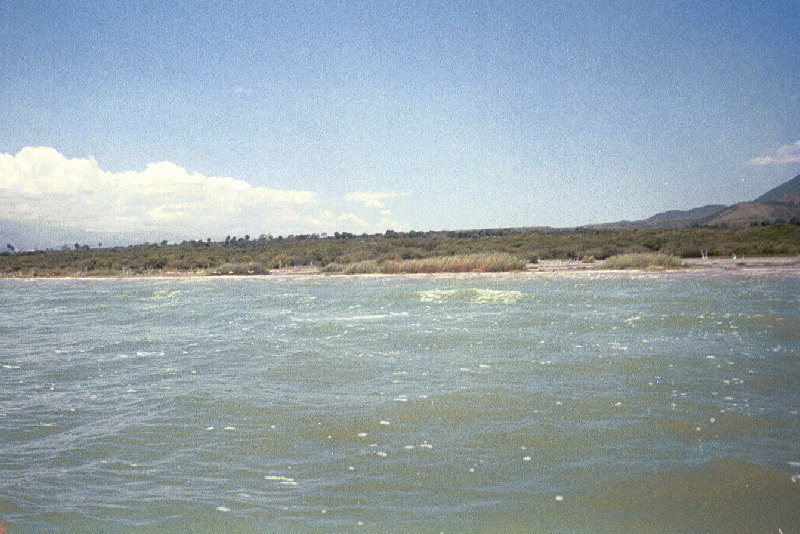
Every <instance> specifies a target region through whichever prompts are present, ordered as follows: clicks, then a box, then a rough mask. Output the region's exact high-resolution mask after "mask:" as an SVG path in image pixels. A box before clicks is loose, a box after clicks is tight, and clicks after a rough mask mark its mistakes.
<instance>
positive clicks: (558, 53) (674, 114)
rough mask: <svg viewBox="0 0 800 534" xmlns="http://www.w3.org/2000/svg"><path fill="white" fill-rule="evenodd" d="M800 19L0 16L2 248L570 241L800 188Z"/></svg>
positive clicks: (138, 12)
mask: <svg viewBox="0 0 800 534" xmlns="http://www.w3.org/2000/svg"><path fill="white" fill-rule="evenodd" d="M797 28H800V3H798V2H796V0H788V1H777V0H776V1H769V0H765V1H741V2H730V1H727V0H725V1H713V0H709V1H703V2H697V1H686V2H684V1H669V2H662V1H658V0H648V1H639V2H637V1H633V2H631V1H625V2H614V1H609V0H597V1H596V0H584V1H580V2H571V1H564V0H559V1H553V2H544V1H530V0H528V1H503V0H496V1H463V2H460V1H453V0H451V1H429V2H415V1H413V0H409V1H405V2H399V1H381V0H373V1H364V2H362V1H358V0H347V1H336V0H328V1H320V2H315V1H296V0H295V1H286V2H284V1H281V0H273V1H269V2H251V1H250V0H247V1H237V0H197V1H194V0H193V1H170V0H156V1H150V0H143V1H138V2H130V1H113V0H91V1H86V2H82V1H75V0H64V1H59V2H52V1H46V0H39V1H28V0H0V71H2V75H0V106H1V107H0V239H5V240H12V239H13V240H15V241H17V242H18V243H19V244H18V248H24V247H29V248H32V247H40V248H44V247H53V246H58V245H61V244H64V243H68V244H71V243H73V242H75V241H76V240H80V239H104V240H105V241H106V242H107V243H116V244H128V243H140V242H144V241H149V242H160V241H162V240H163V239H167V240H169V241H180V240H184V239H205V238H207V237H210V238H212V239H214V240H219V239H224V237H225V236H227V235H239V236H242V235H245V234H248V235H251V236H253V237H255V236H258V235H261V234H271V235H275V236H277V235H284V236H286V235H290V234H311V233H328V234H332V233H334V232H336V231H346V232H352V233H356V234H361V233H376V232H384V231H385V230H387V229H393V230H396V231H408V230H419V231H426V230H459V229H476V228H506V227H522V226H524V227H529V226H552V227H572V226H578V225H584V224H591V223H601V222H611V221H618V220H637V219H643V218H647V217H649V216H651V215H654V214H656V213H658V212H661V211H666V210H670V209H690V208H694V207H698V206H701V205H705V204H733V203H736V202H741V201H746V200H752V199H754V198H756V197H757V196H759V195H761V194H762V193H764V192H766V191H767V190H769V189H771V188H772V187H775V186H777V185H779V184H781V183H783V182H785V181H787V180H789V179H790V178H792V177H793V176H795V175H797V174H800V32H798V31H797Z"/></svg>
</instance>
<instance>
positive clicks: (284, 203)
mask: <svg viewBox="0 0 800 534" xmlns="http://www.w3.org/2000/svg"><path fill="white" fill-rule="evenodd" d="M370 195H371V196H370ZM399 196H404V194H402V193H351V194H348V195H345V197H344V198H342V199H336V198H331V199H323V198H320V196H319V195H318V194H317V193H315V192H312V191H293V190H280V189H270V188H267V187H257V186H253V185H251V184H249V183H247V182H244V181H242V180H237V179H234V178H229V177H219V176H204V175H202V174H199V173H196V172H188V171H187V170H186V169H183V168H182V167H180V166H178V165H176V164H174V163H170V162H166V161H165V162H159V163H151V164H149V165H147V167H146V168H145V169H144V170H142V171H133V170H132V171H125V172H117V173H113V172H109V171H105V170H103V169H102V168H101V167H100V165H99V164H98V162H97V161H96V160H95V159H94V158H91V157H89V158H72V159H71V158H67V157H66V156H64V155H63V154H61V153H60V152H59V151H58V150H56V149H54V148H49V147H26V148H23V149H22V150H20V151H19V153H17V154H16V155H11V154H0V219H6V220H11V221H15V222H22V223H36V224H37V226H39V227H45V228H46V227H48V226H50V227H53V228H59V229H60V230H65V229H75V230H76V231H78V230H80V231H89V232H95V233H107V234H116V235H125V236H140V237H141V238H142V240H148V239H149V240H157V239H160V238H162V237H164V236H166V235H169V236H179V237H180V238H183V239H203V238H205V237H212V238H214V239H219V238H221V237H223V236H225V235H230V234H239V235H244V234H245V233H250V234H253V235H257V234H260V233H271V234H274V235H279V234H283V235H286V234H291V233H295V234H300V233H315V232H332V231H334V230H342V231H349V232H358V233H363V232H368V233H372V232H378V231H383V230H385V229H386V228H387V224H392V223H394V225H395V226H398V224H397V223H396V222H395V221H392V220H391V219H392V214H391V212H390V211H389V210H387V209H381V210H380V211H379V212H377V213H376V212H375V209H374V208H385V206H384V205H383V201H385V200H387V199H391V198H397V197H399ZM353 202H356V203H360V204H361V206H359V209H361V212H359V210H354V209H350V208H348V209H347V210H344V209H342V207H344V205H345V204H344V203H353Z"/></svg>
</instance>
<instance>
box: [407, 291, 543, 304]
mask: <svg viewBox="0 0 800 534" xmlns="http://www.w3.org/2000/svg"><path fill="white" fill-rule="evenodd" d="M417 295H418V296H419V300H420V302H434V303H443V302H447V301H449V300H466V301H468V302H474V303H478V304H480V303H485V302H500V303H503V304H514V303H515V302H517V301H519V300H520V299H523V298H526V297H529V296H530V295H529V294H528V293H523V292H522V291H503V290H497V289H479V288H470V289H431V290H427V291H417Z"/></svg>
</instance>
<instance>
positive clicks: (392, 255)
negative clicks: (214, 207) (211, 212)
mask: <svg viewBox="0 0 800 534" xmlns="http://www.w3.org/2000/svg"><path fill="white" fill-rule="evenodd" d="M76 245H77V244H76ZM648 252H659V253H662V254H667V255H674V256H679V257H683V258H690V257H700V256H701V255H703V254H707V255H708V256H711V257H713V256H725V257H730V256H731V255H733V254H736V255H738V256H739V257H741V256H751V257H752V256H775V255H800V226H798V225H792V224H773V225H768V226H754V227H748V228H686V229H668V230H623V229H602V230H599V229H582V228H578V229H569V230H554V229H546V230H530V229H501V230H474V231H473V230H466V231H459V232H394V231H392V230H387V231H386V232H385V233H383V234H373V235H359V236H356V235H353V234H348V233H336V234H334V235H333V236H327V235H325V234H321V235H301V236H289V237H277V238H273V237H270V236H261V237H259V238H257V239H250V237H249V236H245V237H241V238H237V237H231V236H229V237H227V238H226V239H225V240H224V241H216V242H215V241H211V240H210V239H204V240H197V241H185V242H183V243H180V244H168V243H167V242H165V241H162V242H161V243H158V244H143V245H132V246H129V247H115V248H90V247H86V246H75V247H72V248H65V249H62V250H48V251H32V252H19V251H15V250H12V249H11V247H8V249H7V251H5V252H3V253H0V273H3V274H5V275H12V276H73V275H76V274H80V275H86V276H109V275H132V274H148V273H153V274H156V273H159V274H160V273H166V272H180V273H186V272H202V273H207V274H214V273H219V274H227V273H229V272H235V273H242V274H244V273H267V272H269V271H270V270H272V269H279V268H286V267H301V266H305V267H316V268H324V267H326V266H328V265H330V264H337V265H348V264H353V263H358V262H365V261H372V262H377V263H381V264H382V263H386V262H390V261H402V260H418V259H425V258H441V257H447V256H457V255H459V256H460V255H473V254H491V253H501V254H508V255H511V256H514V257H516V258H519V259H520V260H524V261H525V262H536V261H538V260H545V259H580V258H584V257H594V258H595V259H598V260H602V259H605V258H608V257H611V256H615V255H619V254H629V253H648Z"/></svg>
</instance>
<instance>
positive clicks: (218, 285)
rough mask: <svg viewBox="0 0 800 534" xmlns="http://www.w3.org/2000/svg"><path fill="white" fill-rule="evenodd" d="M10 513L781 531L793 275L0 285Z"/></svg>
mask: <svg viewBox="0 0 800 534" xmlns="http://www.w3.org/2000/svg"><path fill="white" fill-rule="evenodd" d="M0 303H1V304H2V310H3V314H2V318H0V520H2V521H3V522H4V523H5V525H6V528H7V529H8V531H9V532H50V531H58V532H140V531H141V532H181V531H183V532H265V531H270V532H621V531H631V532H759V531H763V532H778V529H779V528H780V529H781V530H782V531H783V532H784V533H788V532H797V531H798V525H799V524H800V512H799V511H800V413H799V412H800V387H799V386H800V279H797V278H791V277H789V278H780V277H774V278H765V279H748V278H741V277H734V276H723V277H715V278H698V277H696V276H689V275H683V274H674V275H669V274H667V275H660V276H657V277H637V276H634V275H619V276H612V277H602V276H599V275H598V276H593V275H583V276H581V277H561V278H552V279H546V278H541V277H525V276H502V275H501V276H474V277H466V278H455V277H413V276H411V277H376V278H340V277H332V278H324V277H313V278H304V279H289V278H269V277H264V278H234V279H219V278H218V279H192V280H185V279H184V280H125V281H120V280H90V281H84V280H42V281H33V280H25V281H17V280H5V281H0Z"/></svg>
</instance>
